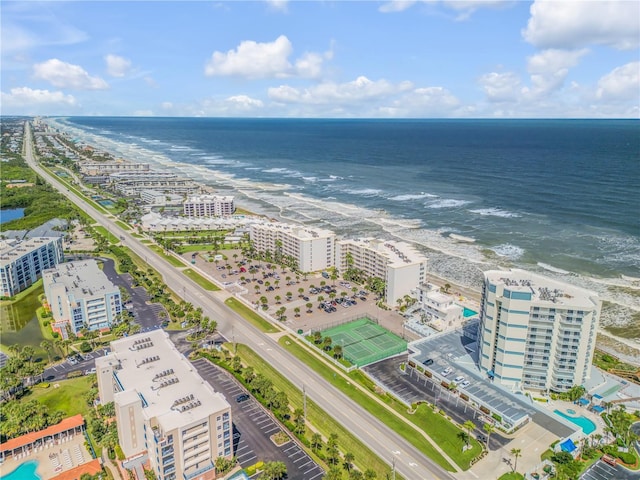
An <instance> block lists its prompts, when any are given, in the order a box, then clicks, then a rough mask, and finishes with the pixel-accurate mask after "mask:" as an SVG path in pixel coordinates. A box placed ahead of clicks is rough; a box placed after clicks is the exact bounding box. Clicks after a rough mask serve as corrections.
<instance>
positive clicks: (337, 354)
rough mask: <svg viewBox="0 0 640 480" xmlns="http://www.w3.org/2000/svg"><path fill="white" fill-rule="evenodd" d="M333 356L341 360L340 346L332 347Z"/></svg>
mask: <svg viewBox="0 0 640 480" xmlns="http://www.w3.org/2000/svg"><path fill="white" fill-rule="evenodd" d="M333 356H334V357H336V358H342V345H336V346H335V347H333Z"/></svg>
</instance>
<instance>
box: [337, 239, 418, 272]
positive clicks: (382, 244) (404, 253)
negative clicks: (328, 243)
mask: <svg viewBox="0 0 640 480" xmlns="http://www.w3.org/2000/svg"><path fill="white" fill-rule="evenodd" d="M336 243H339V244H352V245H356V246H359V247H361V248H366V249H369V250H373V251H376V252H378V253H381V254H382V255H384V256H385V257H387V258H388V259H389V266H392V267H402V266H405V265H409V264H416V263H422V262H426V261H427V257H425V256H424V255H422V254H421V253H419V252H417V251H416V250H415V249H414V248H413V247H412V246H411V245H410V244H408V243H406V242H397V241H395V240H380V239H377V238H357V239H344V240H339V241H338V242H336Z"/></svg>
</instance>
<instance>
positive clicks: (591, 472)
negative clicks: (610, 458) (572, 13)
mask: <svg viewBox="0 0 640 480" xmlns="http://www.w3.org/2000/svg"><path fill="white" fill-rule="evenodd" d="M639 478H640V474H639V473H638V472H632V471H630V470H626V469H624V468H622V467H621V466H619V465H616V466H613V465H609V464H608V463H605V462H603V461H602V460H599V461H597V462H596V463H594V464H593V465H592V466H591V467H589V469H588V470H587V471H586V472H584V473H583V474H582V476H581V477H580V480H614V479H615V480H633V479H635V480H637V479H639Z"/></svg>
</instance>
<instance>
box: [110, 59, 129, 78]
mask: <svg viewBox="0 0 640 480" xmlns="http://www.w3.org/2000/svg"><path fill="white" fill-rule="evenodd" d="M104 61H105V62H106V63H107V72H108V73H109V75H111V76H112V77H124V76H125V75H126V74H127V73H128V72H129V69H130V68H131V61H130V60H127V59H126V58H123V57H120V56H118V55H112V54H109V55H107V56H105V57H104Z"/></svg>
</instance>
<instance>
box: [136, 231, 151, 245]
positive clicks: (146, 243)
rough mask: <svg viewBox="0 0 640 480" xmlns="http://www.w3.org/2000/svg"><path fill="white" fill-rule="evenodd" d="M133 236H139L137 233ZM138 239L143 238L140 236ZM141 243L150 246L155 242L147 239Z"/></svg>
mask: <svg viewBox="0 0 640 480" xmlns="http://www.w3.org/2000/svg"><path fill="white" fill-rule="evenodd" d="M133 235H137V234H135V233H134V234H133ZM138 237H141V236H140V235H138ZM140 243H143V244H145V245H150V244H152V243H153V241H151V240H146V239H145V240H140Z"/></svg>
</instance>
